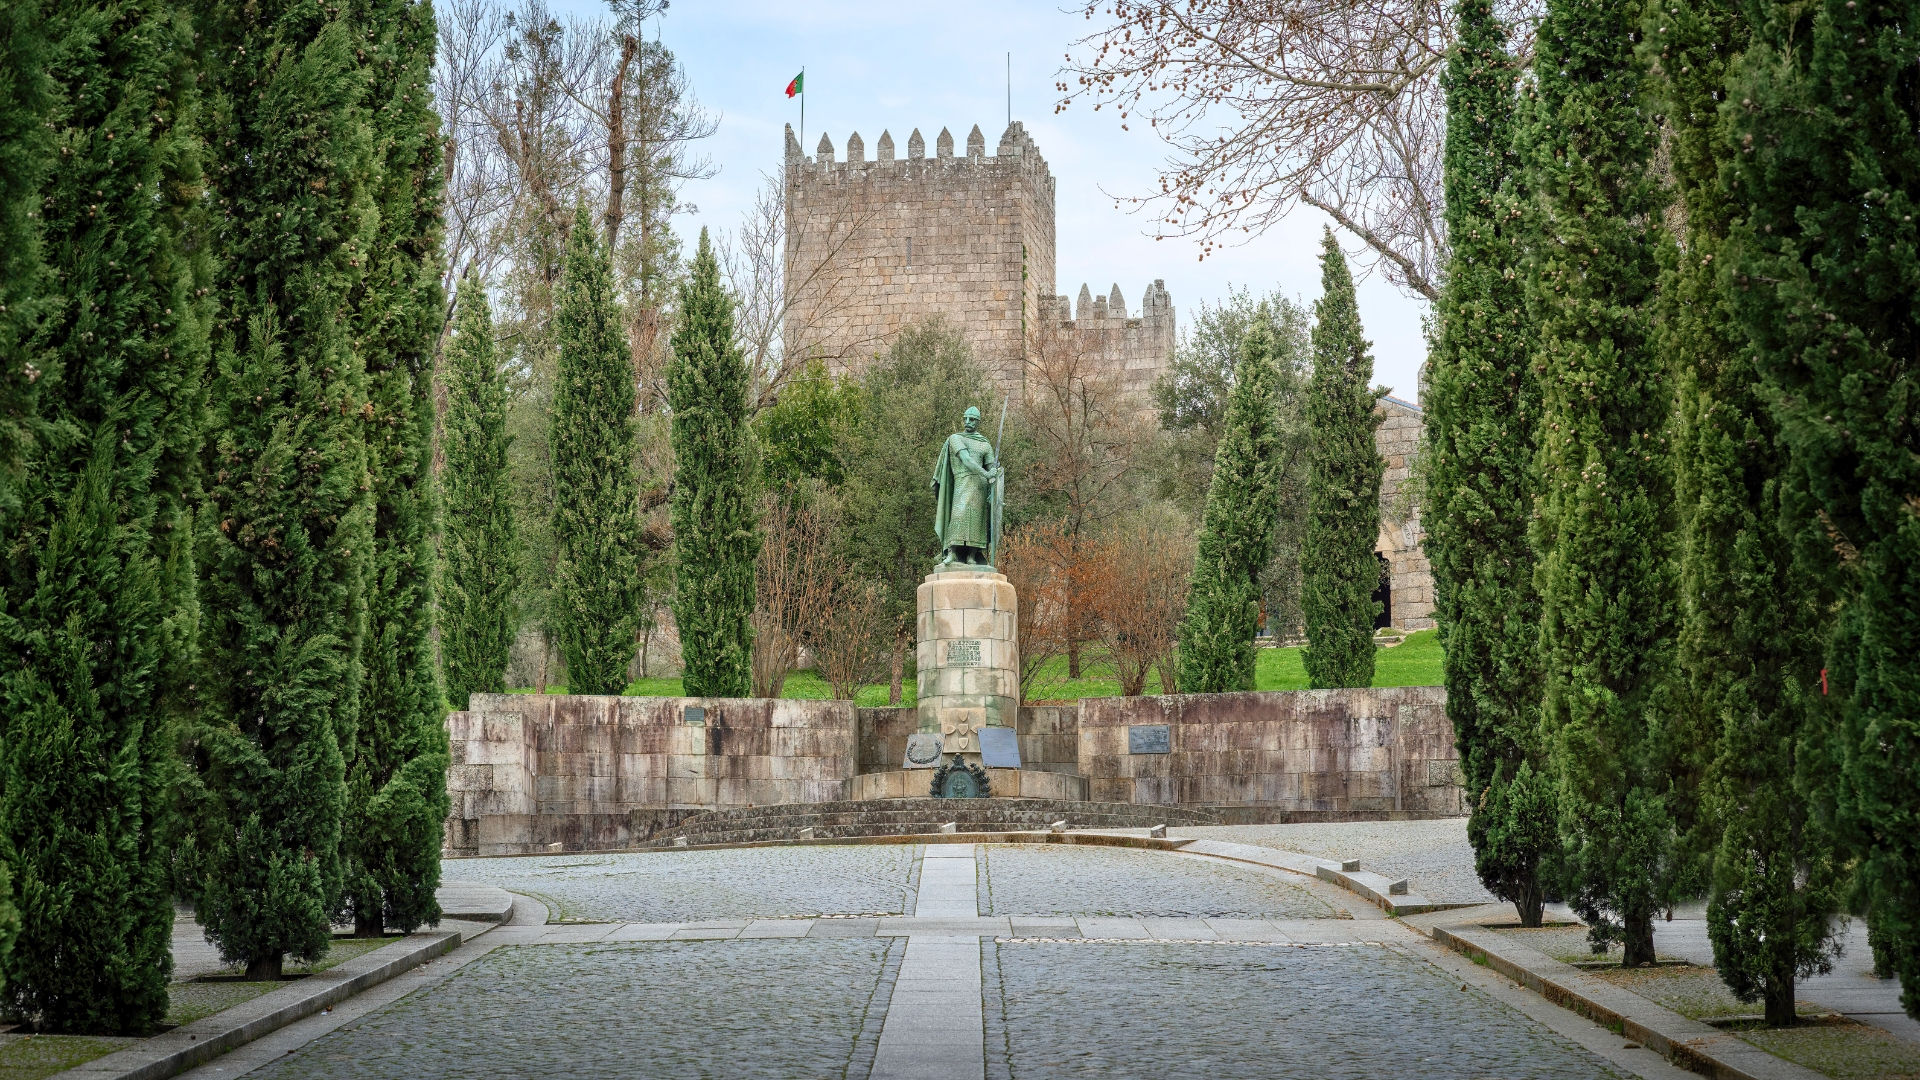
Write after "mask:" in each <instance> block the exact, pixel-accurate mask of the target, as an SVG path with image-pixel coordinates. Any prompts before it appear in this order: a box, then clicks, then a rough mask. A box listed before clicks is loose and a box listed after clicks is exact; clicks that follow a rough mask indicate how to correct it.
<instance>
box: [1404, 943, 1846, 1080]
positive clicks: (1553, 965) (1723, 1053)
mask: <svg viewBox="0 0 1920 1080" xmlns="http://www.w3.org/2000/svg"><path fill="white" fill-rule="evenodd" d="M1428 933H1429V934H1431V935H1432V937H1433V939H1434V940H1435V941H1437V942H1439V943H1440V944H1441V945H1444V946H1446V947H1447V948H1449V949H1452V950H1453V951H1454V952H1457V953H1459V954H1461V955H1462V956H1465V957H1466V958H1468V959H1469V960H1472V961H1474V962H1475V963H1481V964H1485V965H1486V966H1487V967H1490V968H1492V969H1493V970H1494V971H1497V972H1499V973H1500V974H1502V975H1505V976H1506V977H1507V978H1509V979H1512V980H1513V981H1514V982H1517V983H1519V984H1520V985H1522V986H1524V987H1526V988H1527V989H1529V990H1532V991H1533V992H1534V993H1536V994H1539V995H1540V996H1541V997H1543V998H1546V999H1547V1000H1548V1001H1551V1002H1553V1003H1554V1004H1555V1005H1558V1006H1560V1007H1561V1008H1563V1009H1569V1010H1571V1011H1573V1012H1576V1013H1579V1014H1580V1015H1582V1016H1584V1017H1586V1018H1587V1019H1589V1020H1592V1021H1594V1022H1595V1023H1597V1024H1601V1025H1603V1026H1605V1027H1608V1028H1611V1029H1613V1030H1614V1031H1617V1032H1619V1033H1620V1034H1621V1035H1622V1036H1623V1037H1625V1038H1627V1039H1631V1040H1633V1041H1634V1042H1637V1043H1639V1044H1640V1045H1642V1046H1645V1047H1646V1048H1647V1049H1649V1050H1652V1051H1654V1052H1655V1053H1658V1054H1660V1055H1662V1056H1664V1057H1666V1058H1667V1059H1668V1060H1670V1061H1672V1062H1673V1063H1674V1064H1675V1065H1678V1066H1680V1067H1681V1068H1683V1069H1687V1070H1689V1071H1691V1072H1697V1073H1699V1074H1701V1075H1702V1076H1709V1077H1713V1078H1714V1080H1824V1078H1823V1076H1822V1074H1820V1073H1817V1072H1814V1071H1813V1070H1812V1069H1808V1068H1805V1067H1803V1066H1800V1065H1795V1064H1794V1063H1793V1062H1791V1061H1787V1060H1785V1059H1784V1058H1778V1057H1775V1056H1773V1055H1772V1054H1769V1053H1767V1052H1766V1051H1765V1050H1762V1049H1760V1048H1759V1047H1757V1046H1754V1045H1752V1044H1751V1043H1746V1042H1742V1041H1741V1040H1740V1039H1739V1038H1738V1037H1736V1036H1734V1035H1733V1034H1731V1033H1729V1032H1725V1031H1721V1030H1720V1029H1719V1028H1716V1027H1713V1026H1711V1025H1708V1024H1703V1023H1701V1022H1700V1021H1698V1020H1689V1019H1687V1018H1686V1017H1684V1016H1681V1015H1680V1014H1679V1013H1676V1012H1674V1011H1672V1010H1671V1009H1666V1008H1662V1007H1661V1006H1659V1005H1656V1004H1654V1003H1653V1002H1651V1001H1648V1000H1647V999H1646V998H1643V997H1641V996H1639V995H1638V994H1635V993H1632V992H1630V991H1627V990H1623V989H1621V988H1620V987H1617V986H1614V985H1613V984H1611V983H1608V982H1605V981H1604V980H1601V979H1596V978H1593V977H1591V976H1589V975H1586V974H1583V973H1582V972H1581V971H1580V970H1579V969H1577V968H1574V967H1572V966H1571V965H1568V964H1563V963H1561V962H1560V961H1558V960H1555V959H1553V958H1552V957H1550V956H1547V955H1546V954H1545V953H1542V952H1540V951H1539V950H1537V949H1534V948H1531V947H1529V946H1527V945H1524V944H1522V943H1520V942H1517V941H1509V940H1506V939H1503V938H1501V937H1500V936H1499V935H1498V934H1495V933H1494V932H1493V931H1491V930H1488V929H1486V928H1485V927H1482V926H1479V925H1476V924H1474V923H1455V924H1454V925H1451V926H1433V927H1431V928H1429V930H1428Z"/></svg>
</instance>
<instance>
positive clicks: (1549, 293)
mask: <svg viewBox="0 0 1920 1080" xmlns="http://www.w3.org/2000/svg"><path fill="white" fill-rule="evenodd" d="M1643 7H1644V5H1642V4H1640V3H1638V2H1636V0H1548V5H1547V11H1546V17H1545V20H1544V21H1543V23H1542V24H1541V27H1540V30H1539V32H1538V34H1537V35H1536V38H1535V41H1536V45H1535V54H1534V79H1533V82H1534V87H1535V90H1534V93H1535V94H1536V95H1537V98H1536V100H1535V101H1534V102H1532V103H1531V106H1530V108H1529V110H1528V115H1527V121H1526V123H1525V125H1524V126H1523V127H1522V128H1521V130H1520V131H1519V133H1518V141H1519V145H1520V153H1521V157H1522V167H1523V168H1525V169H1526V170H1527V176H1526V179H1525V186H1526V191H1527V193H1528V195H1529V198H1530V199H1531V202H1532V205H1531V206H1530V214H1531V220H1532V221H1533V222H1534V223H1535V224H1534V225H1533V226H1532V228H1531V229H1530V232H1531V235H1532V244H1531V251H1530V252H1529V256H1528V272H1527V274H1526V279H1527V285H1528V313H1529V315H1530V317H1531V318H1532V320H1533V323H1534V326H1535V327H1536V330H1537V333H1538V335H1539V337H1538V341H1537V344H1536V348H1535V354H1534V367H1535V369H1536V370H1537V371H1538V372H1539V373H1540V377H1541V379H1542V410H1541V417H1540V427H1539V434H1540V453H1539V459H1538V460H1539V485H1540V486H1539V495H1538V498H1537V501H1536V505H1537V506H1538V507H1539V517H1538V518H1537V520H1536V523H1535V528H1536V532H1535V548H1536V550H1537V551H1538V552H1539V559H1540V564H1539V570H1538V574H1537V577H1536V581H1537V582H1538V584H1539V588H1540V600H1541V610H1542V616H1541V639H1542V644H1543V648H1544V650H1545V652H1546V665H1547V672H1546V688H1545V696H1544V700H1543V703H1542V706H1541V715H1542V727H1543V729H1544V731H1545V733H1546V736H1547V738H1548V741H1549V752H1550V754H1551V758H1552V761H1553V765H1554V770H1555V772H1556V774H1557V775H1558V776H1559V778H1560V780H1561V822H1562V833H1563V837H1564V839H1565V841H1566V844H1565V855H1566V857H1567V858H1568V859H1569V860H1570V862H1569V868H1568V875H1569V879H1568V882H1567V899H1568V901H1569V903H1571V904H1573V906H1574V907H1575V909H1576V910H1577V911H1579V912H1580V913H1581V915H1582V916H1583V917H1585V918H1586V919H1587V920H1588V922H1589V923H1590V924H1591V925H1592V926H1593V927H1594V930H1593V933H1594V935H1595V937H1596V940H1606V939H1612V938H1621V939H1622V940H1623V941H1624V944H1625V949H1624V956H1625V962H1626V963H1627V964H1628V965H1629V966H1636V965H1638V964H1641V963H1645V962H1651V961H1652V960H1653V912H1654V909H1655V908H1656V907H1657V906H1659V905H1660V903H1662V901H1663V900H1664V899H1665V896H1664V894H1663V889H1664V888H1665V883H1666V882H1667V880H1668V877H1667V875H1668V871H1669V869H1670V864H1669V861H1668V860H1669V859H1670V857H1671V854H1672V848H1673V845H1672V843H1671V839H1672V824H1671V819H1670V817H1669V815H1668V812H1667V803H1666V797H1667V794H1668V783H1667V770H1666V764H1667V763H1666V762H1665V761H1664V760H1663V758H1662V756H1661V753H1660V749H1661V744H1660V740H1659V730H1658V719H1657V716H1656V707H1657V703H1658V693H1659V691H1660V690H1661V687H1662V685H1663V679H1664V678H1665V675H1666V672H1667V661H1668V657H1669V654H1670V651H1671V646H1672V636H1673V621H1674V607H1673V593H1674V587H1673V586H1674V583H1673V573H1672V561H1671V558H1670V555H1669V552H1668V547H1669V545H1668V540H1667V538H1668V536H1669V535H1670V533H1671V528H1672V524H1671V520H1670V517H1671V498H1672V491H1671V484H1670V483H1669V472H1668V468H1669V467H1668V460H1667V458H1668V454H1667V434H1666V429H1665V425H1666V420H1667V408H1668V404H1669V394H1668V388H1667V384H1666V380H1665V378H1664V377H1663V365H1662V364H1661V362H1660V360H1659V358H1658V356H1657V352H1656V350H1655V348H1654V346H1653V344H1652V342H1651V341H1650V340H1649V323H1650V320H1651V315H1650V311H1651V305H1652V302H1653V300H1654V287H1655V278H1656V273H1657V267H1656V266H1655V263H1654V258H1653V246H1652V242H1651V241H1652V237H1651V236H1650V233H1651V231H1652V228H1653V225H1652V223H1654V222H1657V221H1658V220H1659V216H1658V211H1659V209H1660V200H1659V192H1658V190H1657V189H1656V186H1655V182H1654V180H1653V179H1652V175H1651V172H1650V170H1649V169H1648V162H1649V160H1650V158H1651V155H1652V152H1653V147H1654V122H1653V117H1652V115H1651V112H1650V106H1649V104H1648V101H1647V93H1646V85H1645V79H1646V74H1645V69H1644V68H1643V66H1642V65H1641V64H1640V63H1639V61H1638V60H1637V58H1636V57H1635V53H1634V44H1633V39H1634V38H1635V37H1636V36H1637V35H1636V33H1635V31H1636V29H1637V28H1638V26H1639V19H1640V13H1641V11H1642V10H1643Z"/></svg>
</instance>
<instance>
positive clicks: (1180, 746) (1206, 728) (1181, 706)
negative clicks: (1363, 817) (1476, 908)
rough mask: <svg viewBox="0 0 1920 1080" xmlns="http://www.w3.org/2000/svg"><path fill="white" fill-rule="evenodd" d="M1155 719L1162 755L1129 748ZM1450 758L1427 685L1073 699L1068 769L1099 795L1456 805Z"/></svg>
mask: <svg viewBox="0 0 1920 1080" xmlns="http://www.w3.org/2000/svg"><path fill="white" fill-rule="evenodd" d="M1160 725H1164V726H1165V728H1166V735H1167V751H1166V752H1164V753H1134V752H1130V750H1131V748H1130V739H1131V736H1130V734H1129V729H1132V728H1145V727H1156V726H1160ZM1458 762H1459V754H1458V752H1457V751H1456V750H1455V749H1454V745H1453V725H1452V724H1451V723H1450V722H1448V720H1447V713H1446V691H1445V690H1444V689H1442V688H1441V687H1438V686H1408V687H1397V688H1392V689H1384V690H1373V689H1368V690H1300V691H1293V692H1289V693H1248V694H1175V695H1169V696H1166V697H1140V698H1088V699H1086V700H1084V701H1082V702H1081V703H1080V771H1081V774H1082V775H1084V776H1085V777H1086V778H1087V797H1088V798H1091V799H1096V800H1099V801H1103V802H1131V803H1159V804H1165V805H1171V806H1209V807H1248V808H1252V807H1263V808H1270V809H1272V810H1274V811H1276V812H1285V813H1293V812H1301V811H1320V812H1349V811H1350V812H1360V813H1369V814H1372V813H1379V812H1383V811H1388V812H1390V811H1401V812H1407V811H1414V812H1443V813H1450V814H1451V813H1464V812H1465V811H1464V808H1463V806H1462V803H1461V799H1460V788H1459V786H1458V783H1459V768H1458ZM1235 816H1244V815H1235Z"/></svg>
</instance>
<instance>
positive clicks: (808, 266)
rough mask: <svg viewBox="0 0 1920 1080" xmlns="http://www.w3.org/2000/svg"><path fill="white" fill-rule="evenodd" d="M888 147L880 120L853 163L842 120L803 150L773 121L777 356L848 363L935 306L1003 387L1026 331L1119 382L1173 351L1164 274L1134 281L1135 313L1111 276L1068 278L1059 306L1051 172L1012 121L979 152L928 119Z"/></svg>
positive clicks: (1154, 372) (977, 138)
mask: <svg viewBox="0 0 1920 1080" xmlns="http://www.w3.org/2000/svg"><path fill="white" fill-rule="evenodd" d="M895 151H896V148H895V145H894V142H893V136H892V133H891V132H882V133H881V135H880V138H879V140H878V142H877V144H876V146H875V155H874V158H873V160H868V159H867V151H866V141H865V140H864V139H863V138H862V137H861V136H860V134H859V133H858V132H855V133H854V134H853V135H852V136H850V137H849V138H848V139H847V146H846V156H845V158H844V159H838V158H836V156H835V150H834V146H833V140H832V139H831V138H830V137H828V136H826V135H822V136H821V137H820V142H819V144H818V146H817V148H816V150H815V154H814V156H813V157H812V158H808V157H807V156H806V155H805V154H804V153H803V152H802V150H801V147H800V143H799V140H797V139H796V138H795V137H794V135H793V130H792V128H788V129H787V136H786V169H785V194H786V213H787V218H786V234H787V240H786V277H787V287H788V289H789V290H790V292H789V296H788V308H787V312H786V317H785V323H784V325H783V336H784V345H785V348H786V351H787V353H788V355H790V356H798V355H806V354H812V355H817V356H820V357H822V358H823V359H825V360H826V362H827V366H828V368H829V369H830V370H832V371H834V372H836V373H843V372H858V371H860V370H863V369H864V368H865V367H866V365H867V364H869V363H871V361H872V359H873V357H874V356H875V355H876V354H877V353H880V352H882V351H884V350H885V349H886V348H887V346H888V345H889V344H890V343H891V342H892V340H893V338H894V336H895V335H897V334H898V333H899V332H900V330H901V329H903V328H904V327H906V326H908V325H910V324H912V323H914V322H918V321H921V320H923V319H926V318H928V317H931V316H936V315H937V316H943V317H945V318H946V320H947V321H948V322H949V323H951V324H952V325H953V326H954V327H955V328H956V329H958V330H959V331H960V332H961V334H962V335H963V336H964V337H965V338H966V340H967V343H968V344H969V345H970V346H971V347H972V349H973V353H974V356H975V357H976V358H978V359H979V361H980V362H981V364H982V366H984V367H985V368H986V369H987V370H988V371H989V372H990V373H991V374H992V375H993V377H994V379H995V380H996V381H997V382H998V383H999V385H1000V386H1001V388H1002V389H1003V390H1006V391H1008V392H1010V393H1014V392H1019V391H1020V390H1021V389H1022V388H1023V386H1024V385H1025V383H1026V380H1027V379H1028V378H1029V376H1030V374H1031V364H1032V361H1033V360H1034V356H1035V349H1036V348H1037V347H1038V345H1037V343H1036V342H1037V339H1041V338H1044V339H1046V340H1049V341H1052V342H1053V343H1054V344H1055V345H1056V347H1059V346H1064V347H1067V348H1071V349H1074V350H1077V351H1081V352H1086V353H1090V354H1091V355H1093V356H1094V357H1096V358H1097V359H1096V362H1097V364H1098V365H1099V366H1100V367H1101V368H1102V369H1103V370H1106V371H1109V372H1111V373H1112V374H1113V375H1114V376H1115V378H1116V380H1117V381H1118V382H1120V383H1121V384H1122V386H1123V387H1124V388H1125V389H1127V390H1130V391H1134V392H1138V393H1143V394H1144V392H1145V391H1146V390H1147V389H1150V388H1151V386H1152V384H1153V380H1154V378H1156V377H1158V375H1159V374H1160V372H1162V371H1164V370H1166V366H1167V363H1168V361H1169V360H1170V359H1171V358H1172V355H1173V345H1174V313H1173V301H1172V299H1171V297H1169V296H1168V295H1167V290H1166V286H1165V284H1164V282H1162V281H1155V282H1154V283H1153V284H1152V285H1150V286H1148V287H1147V290H1146V293H1145V295H1144V297H1143V300H1142V304H1141V310H1140V313H1139V315H1138V316H1136V317H1132V318H1129V317H1128V315H1127V309H1126V303H1125V301H1124V300H1123V299H1121V296H1120V289H1119V287H1118V286H1117V285H1116V286H1114V287H1113V288H1112V289H1111V290H1110V292H1109V293H1108V294H1107V295H1104V296H1101V297H1099V298H1097V299H1094V298H1092V297H1091V294H1090V292H1089V290H1088V289H1087V288H1086V287H1085V286H1082V287H1081V290H1080V296H1081V304H1080V310H1079V311H1078V312H1077V313H1076V312H1071V311H1069V305H1068V300H1067V298H1066V297H1065V296H1058V295H1055V293H1054V268H1055V238H1054V193H1055V184H1054V179H1053V175H1052V173H1051V172H1049V171H1048V169H1047V162H1046V159H1045V158H1044V157H1042V156H1041V154H1040V151H1039V149H1038V147H1036V146H1035V145H1034V142H1033V139H1032V138H1031V136H1029V135H1028V134H1027V131H1026V128H1025V127H1024V126H1023V125H1022V124H1020V123H1019V122H1017V121H1016V122H1014V123H1012V124H1009V125H1008V126H1007V129H1006V131H1005V132H1004V133H1002V135H1001V136H1000V141H999V144H998V146H997V147H996V148H995V153H994V154H993V155H991V156H989V155H988V154H987V152H986V139H985V137H984V136H983V135H982V134H981V132H980V128H979V127H978V126H977V125H976V126H975V127H974V128H973V130H972V131H971V132H970V133H969V134H968V136H967V146H966V153H965V154H964V156H963V155H957V154H956V153H955V152H954V143H953V136H952V135H951V134H950V133H948V132H947V131H946V130H944V129H943V130H942V131H941V132H940V135H939V136H938V138H937V139H936V140H935V144H934V153H933V155H932V156H931V157H929V156H928V155H927V152H926V144H925V140H924V139H923V138H922V136H921V134H920V132H919V131H918V130H915V131H914V132H913V134H912V135H911V136H909V138H908V140H907V147H906V156H905V157H904V158H901V157H898V156H896V152H895ZM1090 301H1091V302H1090Z"/></svg>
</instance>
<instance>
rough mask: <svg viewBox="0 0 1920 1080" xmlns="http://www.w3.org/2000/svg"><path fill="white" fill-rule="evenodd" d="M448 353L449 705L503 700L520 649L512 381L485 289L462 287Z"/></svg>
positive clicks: (444, 593) (445, 626)
mask: <svg viewBox="0 0 1920 1080" xmlns="http://www.w3.org/2000/svg"><path fill="white" fill-rule="evenodd" d="M454 306H455V307H456V308H457V309H458V312H457V314H456V322H455V327H454V335H453V340H452V341H451V342H449V343H448V345H447V419H446V436H445V446H446V455H447V464H446V471H445V472H444V473H443V474H442V479H441V482H442V483H443V484H444V485H445V489H446V500H447V524H446V540H445V544H446V555H445V558H446V570H445V572H444V573H442V575H441V581H442V583H443V584H442V587H441V598H440V602H441V611H442V618H441V626H440V654H441V656H442V658H443V659H444V662H445V664H446V670H447V696H448V698H449V699H450V700H451V701H452V702H453V704H454V706H455V707H456V708H465V707H466V705H467V698H468V697H469V696H470V695H473V694H503V693H506V689H507V655H508V653H509V651H510V650H511V649H512V648H513V632H514V609H513V591H514V587H515V586H516V585H517V584H518V574H517V572H516V571H517V570H518V567H519V558H520V556H519V540H518V537H517V535H516V534H515V532H514V527H513V491H512V484H513V478H512V476H511V475H510V473H509V466H508V462H507V449H508V447H509V445H510V444H511V442H512V436H510V435H508V434H507V373H506V371H505V370H504V369H503V368H502V367H501V366H500V361H499V359H498V358H497V357H496V356H495V354H494V350H493V318H492V315H491V314H490V312H489V309H488V306H487V290H486V287H485V286H484V285H482V284H480V283H479V282H477V281H474V280H473V279H472V278H466V279H463V280H462V281H461V282H460V292H459V294H458V295H457V296H456V297H455V299H454Z"/></svg>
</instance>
